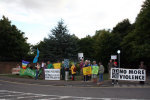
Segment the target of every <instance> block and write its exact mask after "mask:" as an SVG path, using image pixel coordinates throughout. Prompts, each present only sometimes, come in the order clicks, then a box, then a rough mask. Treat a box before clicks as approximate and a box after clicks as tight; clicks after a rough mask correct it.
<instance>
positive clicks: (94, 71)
mask: <svg viewBox="0 0 150 100" xmlns="http://www.w3.org/2000/svg"><path fill="white" fill-rule="evenodd" d="M98 70H99V67H98V66H92V74H96V75H97V74H98Z"/></svg>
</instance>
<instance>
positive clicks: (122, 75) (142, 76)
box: [110, 68, 146, 81]
mask: <svg viewBox="0 0 150 100" xmlns="http://www.w3.org/2000/svg"><path fill="white" fill-rule="evenodd" d="M110 79H115V80H130V81H146V71H145V70H144V69H123V68H111V75H110Z"/></svg>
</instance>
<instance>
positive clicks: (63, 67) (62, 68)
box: [61, 61, 65, 80]
mask: <svg viewBox="0 0 150 100" xmlns="http://www.w3.org/2000/svg"><path fill="white" fill-rule="evenodd" d="M61 77H62V80H65V66H64V61H62V64H61Z"/></svg>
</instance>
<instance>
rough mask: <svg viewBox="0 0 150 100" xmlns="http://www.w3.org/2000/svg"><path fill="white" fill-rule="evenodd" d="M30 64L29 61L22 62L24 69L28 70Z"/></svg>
mask: <svg viewBox="0 0 150 100" xmlns="http://www.w3.org/2000/svg"><path fill="white" fill-rule="evenodd" d="M28 64H29V62H28V61H24V60H22V68H23V69H26V67H27V65H28Z"/></svg>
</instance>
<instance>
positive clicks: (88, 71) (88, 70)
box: [83, 66, 92, 75]
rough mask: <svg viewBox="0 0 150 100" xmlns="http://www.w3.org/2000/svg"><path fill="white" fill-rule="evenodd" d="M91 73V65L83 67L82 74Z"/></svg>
mask: <svg viewBox="0 0 150 100" xmlns="http://www.w3.org/2000/svg"><path fill="white" fill-rule="evenodd" d="M90 74H92V70H91V66H88V67H84V68H83V75H90Z"/></svg>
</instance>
